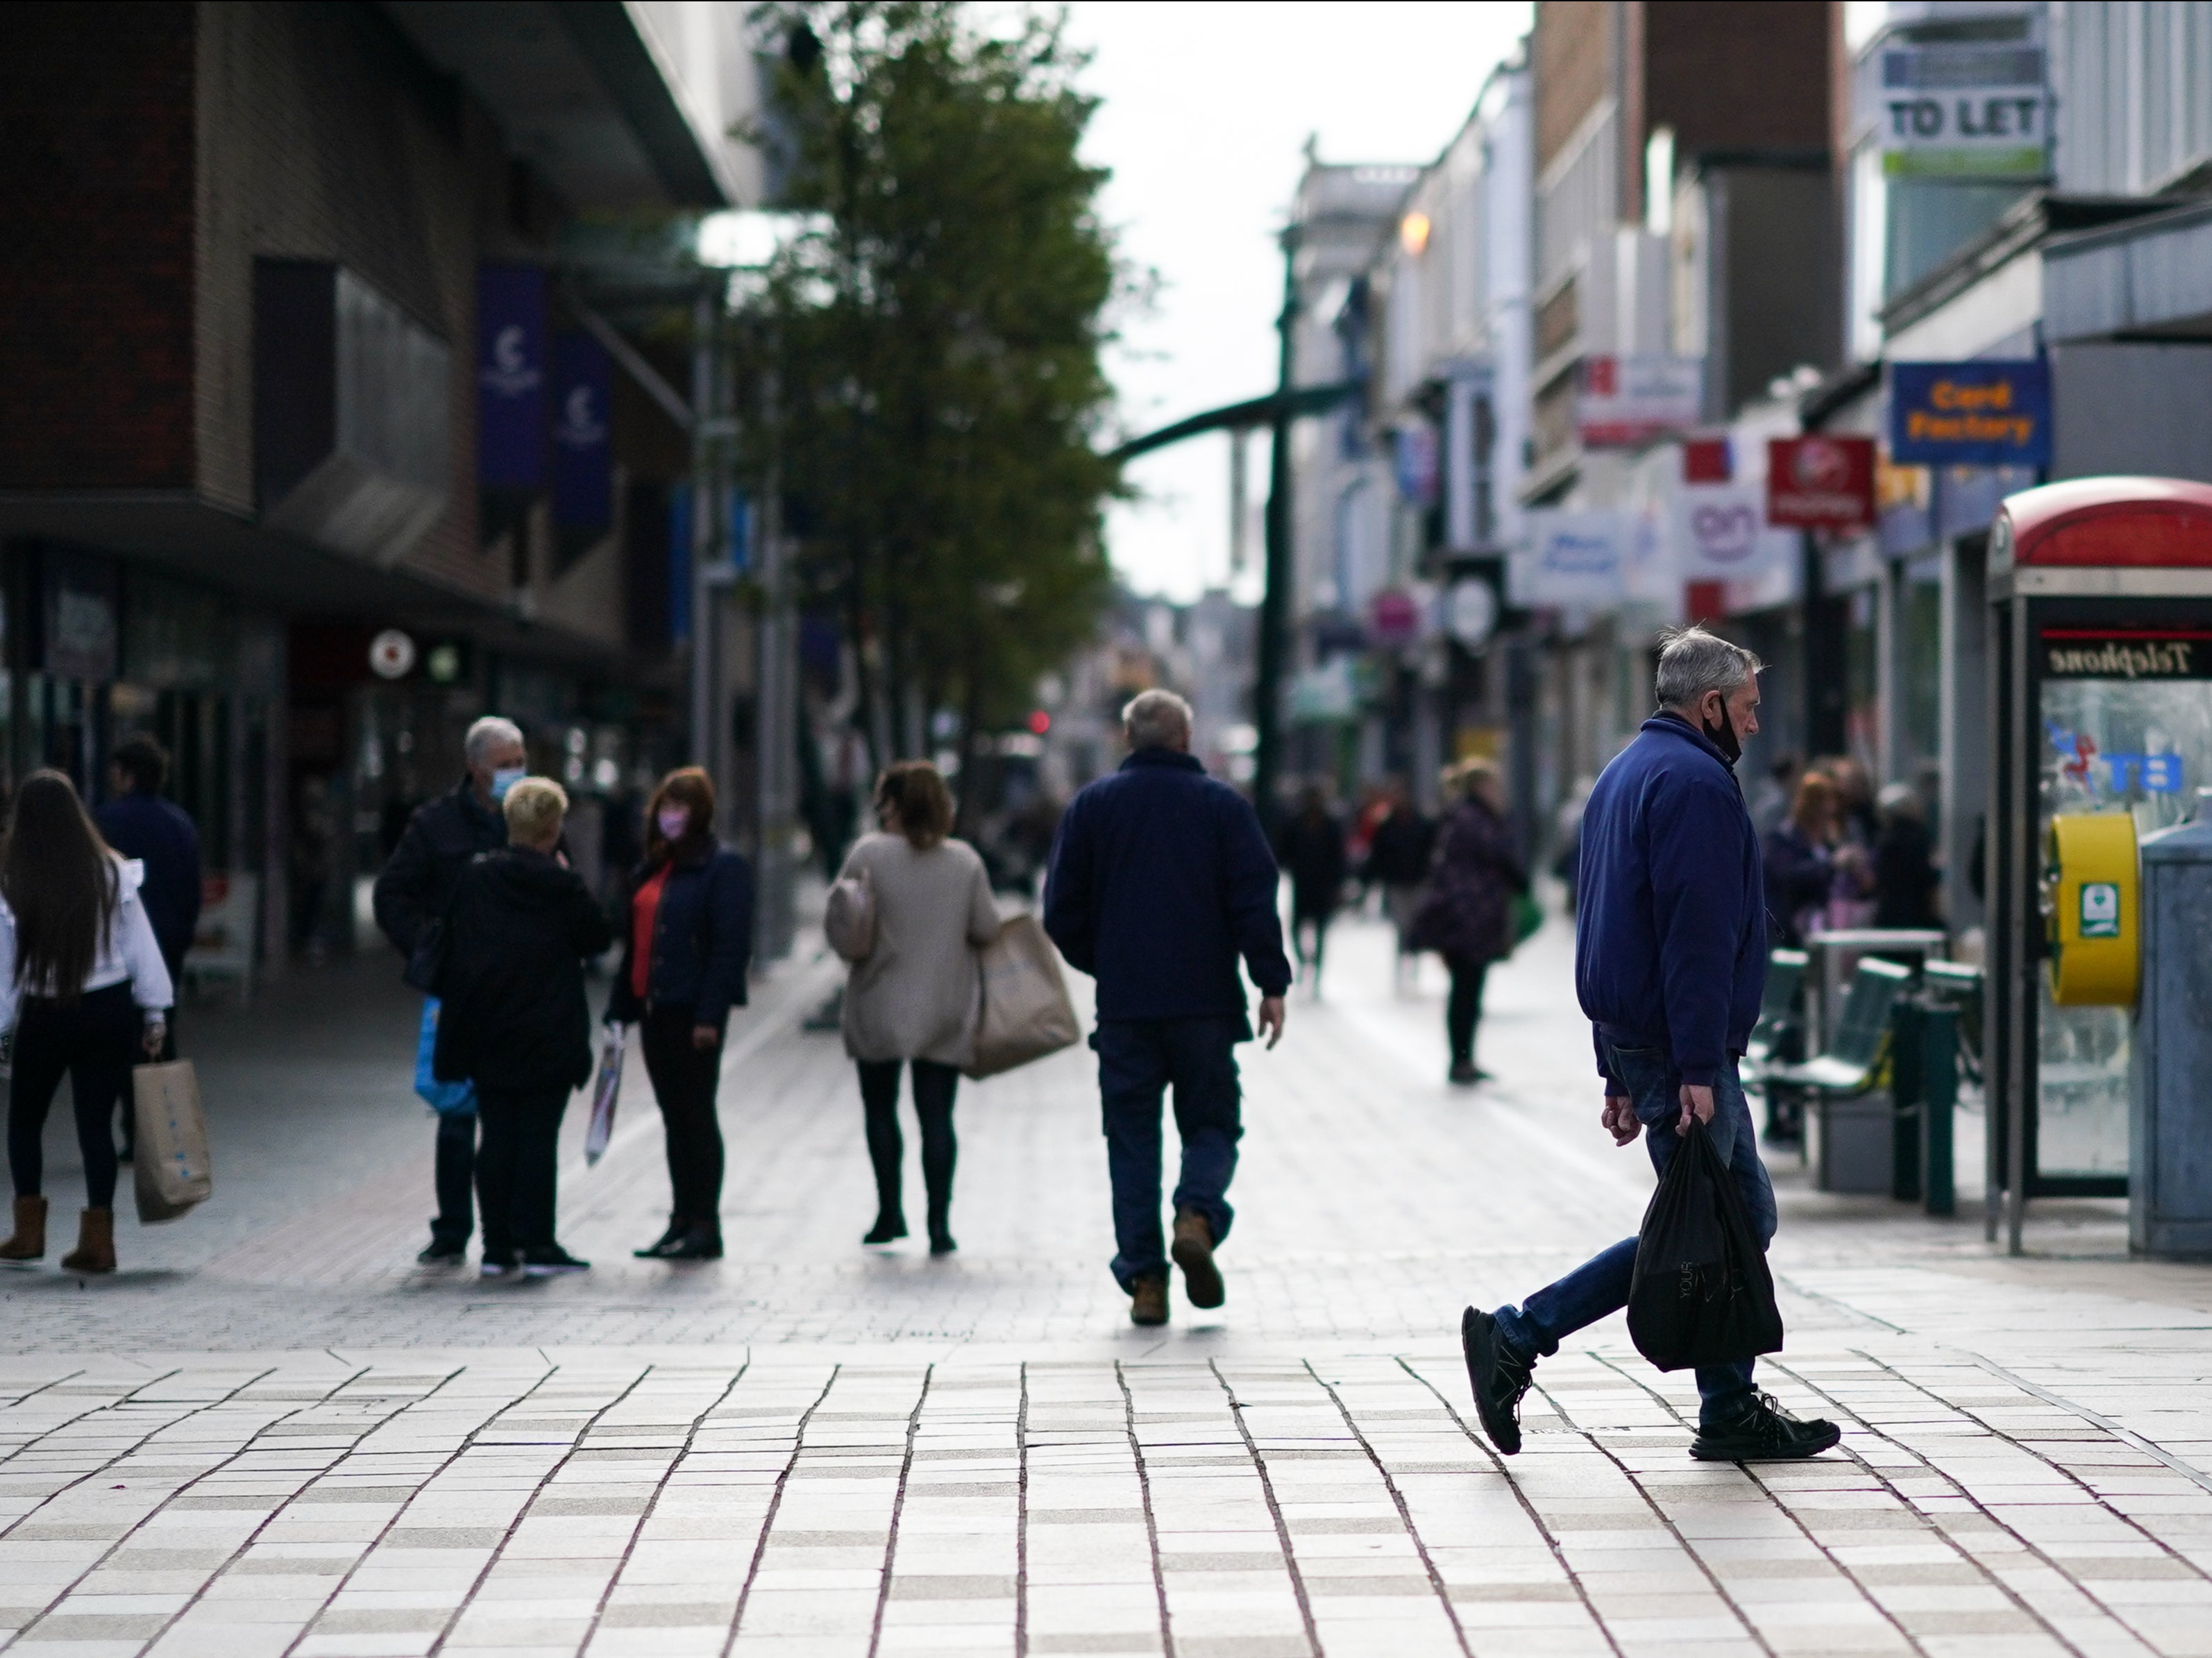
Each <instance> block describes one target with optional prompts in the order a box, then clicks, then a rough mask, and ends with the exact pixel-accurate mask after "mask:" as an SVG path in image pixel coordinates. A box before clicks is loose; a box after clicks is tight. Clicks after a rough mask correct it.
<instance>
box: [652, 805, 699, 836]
mask: <svg viewBox="0 0 2212 1658" xmlns="http://www.w3.org/2000/svg"><path fill="white" fill-rule="evenodd" d="M653 821H654V822H655V823H658V824H659V825H660V838H661V839H662V840H664V841H681V840H682V839H683V838H684V830H686V829H690V827H691V814H690V812H689V811H686V810H684V808H682V807H680V806H679V807H678V808H677V809H675V810H674V811H664V812H662V813H660V814H659V817H655V818H654V819H653Z"/></svg>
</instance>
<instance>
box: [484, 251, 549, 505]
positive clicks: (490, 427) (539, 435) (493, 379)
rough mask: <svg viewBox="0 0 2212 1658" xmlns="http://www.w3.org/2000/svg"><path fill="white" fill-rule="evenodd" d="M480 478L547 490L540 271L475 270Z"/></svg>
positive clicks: (489, 483)
mask: <svg viewBox="0 0 2212 1658" xmlns="http://www.w3.org/2000/svg"><path fill="white" fill-rule="evenodd" d="M477 482H478V483H482V484H483V486H484V487H485V488H486V489H514V490H524V491H527V490H533V489H543V488H544V485H545V272H544V270H542V269H541V268H539V267H538V266H537V265H530V264H487V265H483V266H481V267H479V268H478V270H477Z"/></svg>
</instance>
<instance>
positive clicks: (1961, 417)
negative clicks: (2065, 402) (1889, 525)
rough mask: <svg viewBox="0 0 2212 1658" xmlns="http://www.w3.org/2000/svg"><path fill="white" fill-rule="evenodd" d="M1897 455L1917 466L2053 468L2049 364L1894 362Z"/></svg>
mask: <svg viewBox="0 0 2212 1658" xmlns="http://www.w3.org/2000/svg"><path fill="white" fill-rule="evenodd" d="M1889 453H1890V459H1892V460H1893V461H1895V462H1896V463H1897V464H1899V465H1910V466H2048V465H2051V371H2050V368H2049V367H2048V365H2046V364H2045V361H2043V359H2041V358H2040V357H2028V358H2024V359H2021V360H2020V361H1974V362H1899V363H1892V364H1891V365H1890V369H1889Z"/></svg>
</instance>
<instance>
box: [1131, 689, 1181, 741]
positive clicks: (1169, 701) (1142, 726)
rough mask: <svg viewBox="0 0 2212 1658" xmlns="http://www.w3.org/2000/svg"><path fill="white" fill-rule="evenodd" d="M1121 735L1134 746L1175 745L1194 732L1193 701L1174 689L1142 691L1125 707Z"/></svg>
mask: <svg viewBox="0 0 2212 1658" xmlns="http://www.w3.org/2000/svg"><path fill="white" fill-rule="evenodd" d="M1121 734H1122V735H1123V736H1124V737H1127V738H1128V739H1129V746H1130V747H1131V748H1133V749H1163V748H1171V747H1173V746H1174V744H1175V740H1176V738H1178V737H1182V738H1188V737H1189V735H1190V704H1189V703H1188V702H1186V701H1183V700H1182V698H1181V697H1180V696H1177V695H1176V694H1175V693H1174V692H1173V691H1157V690H1155V691H1139V692H1138V693H1137V694H1136V695H1135V696H1133V697H1132V698H1131V699H1130V700H1129V706H1128V707H1127V708H1124V709H1122V710H1121Z"/></svg>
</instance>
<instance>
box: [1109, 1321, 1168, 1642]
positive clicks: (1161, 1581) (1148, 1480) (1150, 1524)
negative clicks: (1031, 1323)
mask: <svg viewBox="0 0 2212 1658" xmlns="http://www.w3.org/2000/svg"><path fill="white" fill-rule="evenodd" d="M1147 1351H1157V1348H1153V1349H1148V1350H1147ZM1114 1380H1115V1383H1116V1384H1117V1385H1118V1386H1119V1387H1120V1388H1121V1423H1122V1428H1123V1430H1124V1431H1125V1432H1127V1435H1128V1436H1129V1455H1131V1456H1133V1457H1134V1458H1135V1459H1136V1464H1137V1495H1138V1498H1139V1501H1140V1502H1141V1503H1143V1504H1144V1509H1145V1544H1146V1548H1147V1549H1148V1550H1149V1551H1150V1552H1151V1555H1152V1594H1153V1596H1154V1598H1155V1599H1157V1600H1158V1602H1159V1606H1160V1655H1161V1658H1176V1644H1175V1630H1174V1628H1173V1625H1172V1623H1171V1620H1170V1618H1169V1616H1168V1580H1167V1574H1166V1573H1165V1572H1164V1570H1162V1569H1161V1566H1160V1521H1159V1515H1158V1514H1157V1513H1155V1512H1154V1511H1153V1509H1152V1471H1151V1470H1150V1469H1149V1468H1147V1467H1146V1466H1145V1447H1144V1442H1142V1441H1141V1440H1139V1438H1138V1437H1137V1398H1136V1395H1135V1394H1133V1393H1131V1392H1130V1391H1129V1373H1128V1370H1127V1366H1126V1365H1124V1364H1123V1363H1122V1362H1121V1360H1120V1359H1118V1358H1117V1359H1115V1361H1114Z"/></svg>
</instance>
